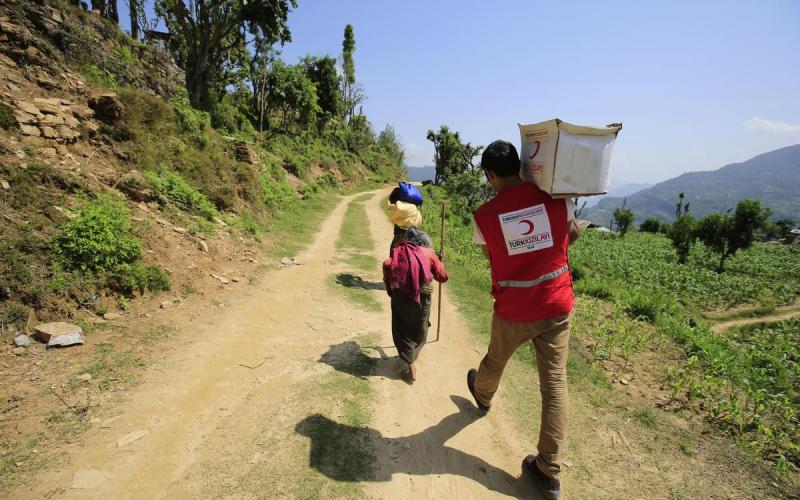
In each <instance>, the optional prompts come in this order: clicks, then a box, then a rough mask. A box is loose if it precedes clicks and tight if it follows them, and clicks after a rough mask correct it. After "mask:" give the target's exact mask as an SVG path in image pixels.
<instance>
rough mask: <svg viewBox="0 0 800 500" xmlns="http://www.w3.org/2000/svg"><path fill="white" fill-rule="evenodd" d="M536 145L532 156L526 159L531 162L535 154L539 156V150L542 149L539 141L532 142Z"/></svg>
mask: <svg viewBox="0 0 800 500" xmlns="http://www.w3.org/2000/svg"><path fill="white" fill-rule="evenodd" d="M533 143H534V144H536V149H534V150H533V154H532V155H530V156H529V157H528V159H529V160H533V159H534V157H536V155H537V154H539V149H541V147H542V143H541V142H540V141H533Z"/></svg>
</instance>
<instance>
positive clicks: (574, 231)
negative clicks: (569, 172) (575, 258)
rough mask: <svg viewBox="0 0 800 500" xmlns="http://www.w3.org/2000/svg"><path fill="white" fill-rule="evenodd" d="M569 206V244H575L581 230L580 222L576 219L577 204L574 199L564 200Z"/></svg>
mask: <svg viewBox="0 0 800 500" xmlns="http://www.w3.org/2000/svg"><path fill="white" fill-rule="evenodd" d="M564 202H565V204H566V205H567V233H569V244H570V245H572V244H573V243H575V240H577V239H578V235H579V234H580V232H581V230H580V228H579V227H578V221H577V220H576V218H575V202H574V201H573V200H572V198H567V199H565V200H564Z"/></svg>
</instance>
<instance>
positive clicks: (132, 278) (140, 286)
mask: <svg viewBox="0 0 800 500" xmlns="http://www.w3.org/2000/svg"><path fill="white" fill-rule="evenodd" d="M108 285H109V286H110V287H111V288H112V289H114V290H117V291H119V292H121V293H123V294H125V295H131V294H132V293H133V291H134V290H139V292H144V291H145V290H147V291H148V292H161V291H166V290H169V288H170V279H169V275H168V274H167V273H165V272H164V271H162V270H160V269H159V268H157V267H155V266H145V265H143V264H141V263H139V262H136V263H133V264H130V265H128V264H126V265H122V266H119V267H118V268H117V269H116V271H115V272H114V273H113V274H112V275H111V276H110V277H109V279H108Z"/></svg>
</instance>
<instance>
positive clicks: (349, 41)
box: [342, 24, 358, 121]
mask: <svg viewBox="0 0 800 500" xmlns="http://www.w3.org/2000/svg"><path fill="white" fill-rule="evenodd" d="M355 51H356V36H355V34H354V33H353V25H352V24H348V25H347V26H345V28H344V40H342V70H343V72H344V75H343V76H342V101H343V102H344V103H345V109H344V112H345V116H344V117H345V120H347V121H349V120H350V118H352V117H353V114H354V112H355V109H356V106H357V105H358V103H357V102H354V100H353V93H354V90H355V85H356V65H355V61H354V60H353V53H354V52H355Z"/></svg>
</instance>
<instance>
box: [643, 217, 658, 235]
mask: <svg viewBox="0 0 800 500" xmlns="http://www.w3.org/2000/svg"><path fill="white" fill-rule="evenodd" d="M639 231H642V232H644V233H658V232H660V231H661V221H660V220H658V219H656V218H655V217H650V218H648V219H647V220H645V221H644V222H642V223H641V224H640V225H639Z"/></svg>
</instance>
